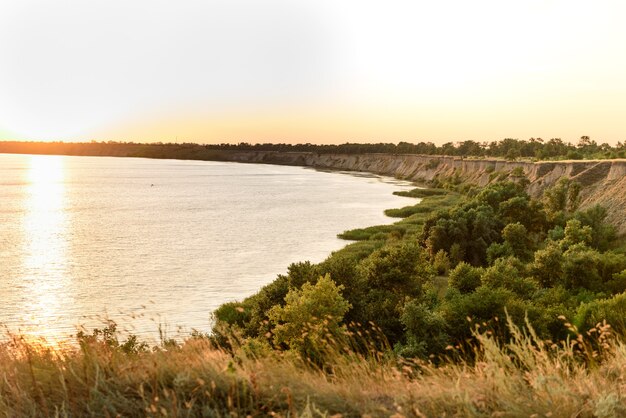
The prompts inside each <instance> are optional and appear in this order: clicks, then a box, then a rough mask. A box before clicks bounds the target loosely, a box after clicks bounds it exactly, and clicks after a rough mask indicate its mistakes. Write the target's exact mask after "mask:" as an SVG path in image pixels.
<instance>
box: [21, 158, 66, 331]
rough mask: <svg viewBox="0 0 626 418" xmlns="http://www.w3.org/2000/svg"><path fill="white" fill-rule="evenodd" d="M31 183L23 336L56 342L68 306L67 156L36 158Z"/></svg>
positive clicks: (26, 228) (25, 227)
mask: <svg viewBox="0 0 626 418" xmlns="http://www.w3.org/2000/svg"><path fill="white" fill-rule="evenodd" d="M27 180H28V184H27V186H26V193H25V197H26V201H25V206H24V210H25V213H24V223H23V233H24V241H23V245H24V247H23V252H22V254H23V264H24V270H23V271H24V276H23V281H22V283H21V287H22V292H23V293H24V295H25V301H24V305H23V311H22V314H23V324H22V326H21V329H20V331H21V332H23V333H26V334H34V335H37V336H40V337H46V338H52V339H54V338H55V337H57V336H56V335H54V333H53V331H52V330H54V329H56V330H58V328H57V327H58V326H59V325H60V324H59V322H60V321H62V316H63V315H64V308H68V306H67V303H68V302H69V301H68V300H67V299H68V296H67V293H68V292H67V290H68V289H67V286H68V280H69V277H68V276H69V275H68V272H67V246H68V243H67V231H68V219H67V213H66V211H65V185H64V181H65V172H64V167H63V157H57V156H43V155H42V156H39V155H36V156H32V157H31V159H30V165H29V169H28V175H27ZM64 305H65V306H64Z"/></svg>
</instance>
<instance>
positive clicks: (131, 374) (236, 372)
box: [0, 324, 626, 417]
mask: <svg viewBox="0 0 626 418" xmlns="http://www.w3.org/2000/svg"><path fill="white" fill-rule="evenodd" d="M478 329H479V328H477V330H478ZM573 331H575V330H573ZM511 335H512V337H511V339H510V341H509V342H508V343H507V344H499V343H498V342H496V341H495V340H494V339H493V338H492V337H491V336H490V335H488V333H480V332H478V331H477V332H476V333H475V336H476V339H477V344H476V345H475V348H474V349H473V350H472V351H471V352H469V353H467V355H463V354H459V353H456V352H455V351H454V350H450V351H449V354H448V357H449V358H450V360H448V361H447V362H444V363H443V365H440V366H435V365H433V364H429V363H400V362H398V361H397V360H394V359H389V358H386V357H385V356H381V355H374V356H368V357H364V356H361V355H356V354H354V353H352V354H350V355H345V354H344V355H332V353H333V352H332V350H330V351H329V352H328V353H326V354H327V358H328V359H329V361H328V364H326V365H325V367H323V369H324V370H320V369H319V368H314V367H310V366H307V365H305V364H304V363H303V362H302V360H301V359H299V358H298V357H297V356H295V355H291V354H290V353H270V354H268V355H265V356H263V357H261V358H254V357H252V356H247V355H245V353H246V352H249V351H248V350H246V349H245V347H240V348H239V349H237V350H236V351H235V354H234V355H233V354H230V353H228V352H226V351H224V350H220V349H217V348H215V347H213V346H212V345H211V344H210V343H209V341H208V340H207V339H201V338H196V339H190V340H188V341H186V342H185V343H184V344H182V345H180V346H177V347H174V346H170V347H169V349H163V348H160V349H155V350H148V351H143V352H138V353H132V352H125V351H124V350H121V349H120V348H119V347H115V346H112V345H110V344H107V343H106V342H103V341H102V340H100V339H88V340H85V341H83V344H82V346H81V347H74V348H67V347H66V348H56V349H53V348H50V347H46V346H42V345H39V344H37V343H33V342H26V341H24V340H22V339H20V338H18V337H13V338H12V340H11V341H10V342H7V343H5V344H4V345H2V346H1V347H0V413H1V414H2V415H4V416H7V417H23V416H50V417H53V416H54V417H82V416H105V417H106V416H109V417H115V416H154V417H157V416H169V417H188V416H249V415H251V416H267V415H274V416H291V417H295V416H302V417H318V416H320V417H321V416H332V415H334V414H342V416H372V417H374V416H394V415H395V416H398V417H399V416H407V417H408V416H415V417H444V416H447V417H455V416H480V417H494V416H499V417H521V416H526V417H532V416H534V417H546V416H552V417H619V416H624V415H625V414H626V380H625V378H626V345H624V344H623V343H621V342H620V341H619V339H617V338H615V336H614V335H612V333H611V332H610V327H608V326H606V325H603V324H599V325H598V327H597V328H596V330H595V331H594V332H592V333H591V334H588V335H585V336H582V335H577V334H575V333H573V334H572V335H573V337H572V339H570V340H569V341H566V342H563V343H560V344H552V343H549V342H542V341H538V340H537V338H536V337H535V336H534V334H533V333H532V331H528V332H522V331H520V330H519V329H518V328H516V327H513V326H511ZM452 358H456V360H452Z"/></svg>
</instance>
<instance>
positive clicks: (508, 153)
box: [0, 136, 626, 160]
mask: <svg viewBox="0 0 626 418" xmlns="http://www.w3.org/2000/svg"><path fill="white" fill-rule="evenodd" d="M220 151H274V152H312V153H318V154H373V153H380V154H423V155H448V156H458V157H495V158H506V159H508V160H515V159H517V158H526V159H536V160H564V159H570V160H581V159H607V158H624V157H626V142H618V143H617V144H616V145H615V146H611V145H609V144H608V143H602V144H598V143H597V142H596V141H594V140H592V139H590V138H589V137H587V136H583V137H581V138H580V140H579V141H578V143H577V144H572V143H570V142H565V141H563V140H561V139H560V138H552V139H550V140H543V139H541V138H530V139H529V140H519V139H511V138H506V139H503V140H501V141H495V142H477V141H461V142H454V143H453V142H447V143H445V144H443V145H435V144H434V143H432V142H419V143H409V142H399V143H397V144H394V143H376V144H372V143H369V144H359V143H345V144H311V143H305V144H283V143H275V144H274V143H263V144H258V143H257V144H251V143H247V142H240V143H237V144H230V143H222V144H196V143H162V142H156V143H135V142H116V141H106V142H96V141H91V142H83V143H71V142H59V141H57V142H16V141H12V142H0V152H15V153H29V154H65V155H108V156H127V157H148V158H180V159H201V160H220V159H223V155H222V154H220Z"/></svg>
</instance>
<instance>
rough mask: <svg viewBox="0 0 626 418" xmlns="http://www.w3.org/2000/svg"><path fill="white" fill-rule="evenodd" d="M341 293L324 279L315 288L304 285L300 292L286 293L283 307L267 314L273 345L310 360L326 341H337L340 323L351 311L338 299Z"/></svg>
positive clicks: (276, 307)
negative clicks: (297, 353) (285, 348)
mask: <svg viewBox="0 0 626 418" xmlns="http://www.w3.org/2000/svg"><path fill="white" fill-rule="evenodd" d="M342 289H343V286H337V285H336V284H335V282H333V281H332V279H331V278H330V276H329V275H326V276H323V277H320V278H319V280H318V281H317V283H316V284H315V285H313V284H311V283H305V284H304V285H303V286H302V288H301V289H292V290H290V291H289V293H287V296H286V297H285V306H284V307H283V306H280V305H276V306H274V307H273V308H272V309H270V311H269V319H270V322H271V324H272V325H273V334H274V343H275V344H278V345H284V346H286V347H288V348H290V349H293V350H296V351H298V352H300V353H301V354H303V355H305V356H306V357H308V358H310V357H311V356H315V355H317V354H318V353H319V351H320V349H322V348H323V347H324V345H325V344H327V343H328V338H332V337H334V338H338V337H340V335H341V333H342V331H343V330H344V328H343V326H342V325H341V321H342V319H343V316H344V315H345V314H346V312H348V310H349V309H350V307H351V306H350V304H349V303H348V302H347V301H346V300H345V299H344V298H343V297H342V296H341V290H342Z"/></svg>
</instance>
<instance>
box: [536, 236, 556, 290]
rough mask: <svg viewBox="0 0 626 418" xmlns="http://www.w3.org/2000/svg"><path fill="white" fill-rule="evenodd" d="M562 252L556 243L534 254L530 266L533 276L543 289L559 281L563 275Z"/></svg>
mask: <svg viewBox="0 0 626 418" xmlns="http://www.w3.org/2000/svg"><path fill="white" fill-rule="evenodd" d="M562 265H563V252H562V251H561V248H560V247H559V245H557V244H556V243H549V244H548V245H547V246H546V248H544V249H542V250H538V251H536V252H535V261H534V263H533V266H532V271H533V275H534V276H535V278H537V280H538V281H539V283H540V284H541V285H542V286H543V287H552V286H554V285H555V284H556V283H558V282H560V281H561V275H562V274H563V268H562Z"/></svg>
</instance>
